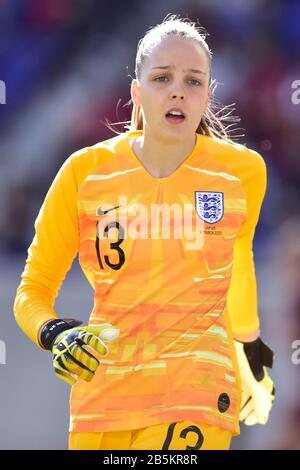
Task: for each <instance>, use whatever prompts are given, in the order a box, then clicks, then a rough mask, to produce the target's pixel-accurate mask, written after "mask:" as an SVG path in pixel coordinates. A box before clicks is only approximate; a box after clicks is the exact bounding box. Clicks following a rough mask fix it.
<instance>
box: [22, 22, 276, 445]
mask: <svg viewBox="0 0 300 470" xmlns="http://www.w3.org/2000/svg"><path fill="white" fill-rule="evenodd" d="M135 73H136V78H135V79H134V80H133V81H132V85H131V98H132V102H133V110H132V118H131V126H130V129H129V130H128V131H126V132H123V133H121V134H119V135H117V136H116V137H113V138H111V139H109V140H107V141H105V142H100V143H98V144H96V145H93V146H92V147H87V148H84V149H82V150H79V151H78V152H76V153H74V154H73V155H71V156H70V157H69V158H68V159H67V160H66V162H65V163H64V164H63V166H62V168H61V169H60V171H59V172H58V174H57V176H56V178H55V180H54V182H53V184H52V186H51V187H50V189H49V192H48V194H47V196H46V198H45V201H44V204H43V206H42V208H41V210H40V212H39V215H38V217H37V220H36V224H35V229H36V234H35V237H34V239H33V242H32V244H31V246H30V248H29V251H28V259H27V262H26V266H25V269H24V272H23V274H22V282H21V284H20V286H19V288H18V290H17V294H16V299H15V307H14V311H15V316H16V320H17V322H18V324H19V325H20V327H21V328H22V329H23V330H24V332H25V333H26V334H27V335H28V336H29V337H30V338H31V339H32V340H33V341H34V342H35V343H36V344H37V345H39V346H40V347H41V348H43V349H45V350H49V351H51V352H52V353H53V364H54V369H55V372H56V374H57V375H58V376H59V377H60V378H62V379H64V380H66V381H67V382H68V383H69V384H71V385H72V391H71V400H70V403H71V420H70V449H146V450H150V449H170V450H172V449H176V450H182V449H189V450H197V449H228V448H229V446H230V442H231V438H232V436H233V435H237V434H238V433H239V419H240V420H242V421H245V423H246V424H256V423H261V424H264V423H265V422H266V421H267V419H268V415H269V411H270V408H271V405H272V399H273V383H272V381H271V379H270V378H269V376H268V374H267V371H266V367H265V366H271V365H272V351H271V350H269V349H268V347H267V346H266V345H265V344H264V343H263V342H262V341H261V340H260V338H259V319H258V313H257V295H256V280H255V270H254V264H253V254H252V240H253V236H254V232H255V227H256V224H257V221H258V217H259V212H260V208H261V204H262V200H263V197H264V194H265V189H266V169H265V163H264V161H263V159H262V157H261V156H260V155H259V154H257V153H256V152H255V151H253V150H250V149H248V148H246V147H245V146H243V145H238V144H235V143H233V142H232V141H231V140H230V138H229V137H228V134H227V132H226V127H225V126H224V124H223V122H222V120H220V119H218V118H217V116H216V114H214V111H213V108H212V78H211V51H210V50H209V48H208V45H207V43H206V41H205V33H204V32H203V30H202V29H200V28H199V27H197V26H196V25H195V24H194V23H192V22H191V21H189V20H183V19H180V18H178V17H174V16H171V17H168V18H167V19H166V20H165V21H164V22H163V23H161V24H159V25H157V26H156V27H154V28H152V29H151V30H150V31H148V32H147V33H146V35H145V37H144V38H143V39H142V40H141V41H140V42H139V45H138V50H137V56H136V70H135ZM77 254H79V261H80V265H81V267H82V270H83V272H84V274H85V275H86V278H87V279H88V281H89V282H90V283H91V285H92V286H93V288H94V291H95V298H94V308H93V310H92V312H91V316H90V320H89V324H88V325H87V326H79V325H81V323H80V322H79V321H77V320H75V319H61V318H58V315H57V312H56V311H55V310H54V308H53V307H54V302H55V299H56V296H57V294H58V291H59V288H60V286H61V283H62V281H63V280H64V278H65V275H66V273H67V271H68V270H69V269H70V267H71V264H72V261H73V259H74V257H75V256H76V255H77ZM60 316H62V317H63V316H64V314H63V312H62V313H61V314H60V315H59V317H60ZM75 316H76V314H75ZM241 391H243V394H241Z"/></svg>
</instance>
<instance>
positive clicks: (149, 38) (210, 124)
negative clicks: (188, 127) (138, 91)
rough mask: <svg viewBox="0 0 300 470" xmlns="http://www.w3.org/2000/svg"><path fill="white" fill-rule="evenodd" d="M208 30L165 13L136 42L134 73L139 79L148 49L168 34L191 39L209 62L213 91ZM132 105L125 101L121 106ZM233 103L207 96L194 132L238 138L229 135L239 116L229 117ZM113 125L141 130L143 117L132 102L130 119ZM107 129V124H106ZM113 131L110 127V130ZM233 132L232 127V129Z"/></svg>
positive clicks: (229, 138) (131, 129)
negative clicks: (226, 103)
mask: <svg viewBox="0 0 300 470" xmlns="http://www.w3.org/2000/svg"><path fill="white" fill-rule="evenodd" d="M207 35H208V33H207V32H206V31H205V29H204V28H203V27H202V26H198V25H197V24H196V23H194V22H192V21H191V20H189V19H187V18H180V17H179V16H178V15H168V16H167V17H166V18H165V19H164V20H163V22H162V23H160V24H158V25H156V26H155V27H153V28H151V29H149V30H148V31H147V32H146V34H145V36H144V37H143V38H142V39H141V40H140V41H139V43H138V46H137V54H136V60H135V76H136V78H137V79H138V80H139V79H140V77H141V71H142V67H143V63H144V61H145V59H146V58H147V57H148V56H149V55H150V54H151V52H152V50H153V49H154V48H155V47H156V46H157V45H158V44H160V43H161V42H162V41H163V40H164V39H165V38H167V37H168V36H179V37H183V38H187V39H192V40H193V41H195V42H197V44H199V45H200V47H202V49H203V50H204V52H205V54H206V56H207V59H208V65H209V86H210V87H211V89H212V92H214V90H215V88H216V82H215V80H212V77H211V72H212V64H211V62H212V52H211V50H210V49H209V47H208V45H207V43H206V36H207ZM131 104H132V100H129V102H128V103H126V104H125V105H124V106H129V105H131ZM233 106H234V105H233V104H231V105H227V106H223V105H221V103H219V102H218V100H216V99H215V97H213V96H212V97H211V98H210V101H209V103H208V106H207V109H206V111H205V112H204V114H203V116H202V117H201V120H200V123H199V125H198V128H197V130H196V132H197V133H198V134H202V135H207V136H210V137H218V138H220V139H223V140H226V141H229V142H233V138H235V139H236V138H237V137H240V136H241V135H238V136H235V137H233V136H231V135H230V134H231V133H232V132H233V129H232V127H233V126H234V125H235V124H236V123H237V122H239V121H240V118H239V117H237V116H233V115H232V112H233V111H234V108H233ZM115 124H126V126H125V127H126V129H127V130H130V131H135V130H143V116H142V110H141V107H140V106H137V105H135V104H133V108H132V112H131V119H130V121H129V122H119V123H115ZM110 128H111V127H110ZM112 130H114V129H112ZM235 131H236V129H235Z"/></svg>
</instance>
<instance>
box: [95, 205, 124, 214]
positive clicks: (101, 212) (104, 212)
mask: <svg viewBox="0 0 300 470" xmlns="http://www.w3.org/2000/svg"><path fill="white" fill-rule="evenodd" d="M119 207H121V206H116V207H112V208H111V209H107V210H106V211H102V210H101V207H98V209H97V212H96V214H97V215H105V214H107V213H108V212H110V211H114V210H115V209H118V208H119Z"/></svg>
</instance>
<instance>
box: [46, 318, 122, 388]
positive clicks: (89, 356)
mask: <svg viewBox="0 0 300 470" xmlns="http://www.w3.org/2000/svg"><path fill="white" fill-rule="evenodd" d="M81 324H82V322H79V321H77V320H73V319H62V320H50V321H49V322H47V323H46V324H45V325H44V326H43V327H42V330H41V333H40V343H41V344H42V346H43V347H44V348H45V349H47V350H49V351H52V353H53V366H54V371H55V374H56V375H57V377H59V378H60V379H62V380H64V381H65V382H67V383H68V384H70V385H74V384H75V383H76V380H77V378H80V379H83V380H85V381H87V382H89V381H90V380H92V378H93V377H94V375H95V372H96V370H97V368H98V366H99V361H98V359H97V358H96V357H95V355H94V354H95V353H98V354H100V355H101V356H106V355H107V354H108V348H107V346H106V344H105V342H111V341H114V340H115V339H116V338H117V337H118V336H119V333H120V330H119V329H118V328H114V327H113V326H112V325H110V324H108V323H104V324H100V325H88V326H79V325H81Z"/></svg>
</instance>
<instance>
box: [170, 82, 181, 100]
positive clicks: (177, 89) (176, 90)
mask: <svg viewBox="0 0 300 470" xmlns="http://www.w3.org/2000/svg"><path fill="white" fill-rule="evenodd" d="M174 85H175V84H174ZM170 98H171V99H172V100H174V99H180V100H183V99H184V93H183V90H182V86H181V85H179V84H178V83H177V84H176V85H175V86H174V87H173V89H172V90H171V92H170Z"/></svg>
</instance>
